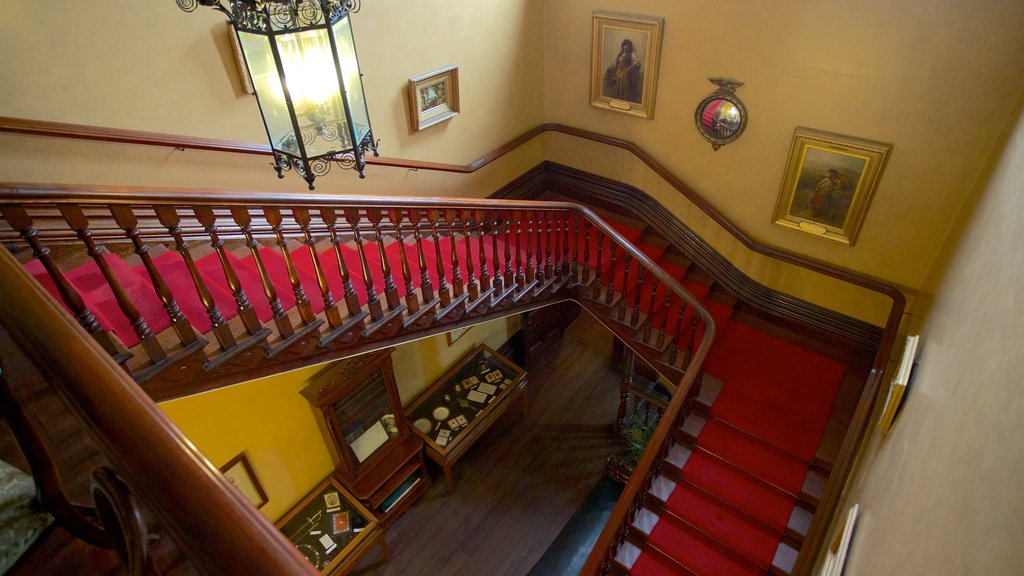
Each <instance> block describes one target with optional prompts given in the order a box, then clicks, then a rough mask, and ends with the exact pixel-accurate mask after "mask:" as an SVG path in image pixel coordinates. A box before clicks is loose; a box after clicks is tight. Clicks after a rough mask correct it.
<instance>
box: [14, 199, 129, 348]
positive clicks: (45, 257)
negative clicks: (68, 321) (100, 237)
mask: <svg viewBox="0 0 1024 576" xmlns="http://www.w3.org/2000/svg"><path fill="white" fill-rule="evenodd" d="M0 213H2V214H3V217H4V219H6V220H7V221H8V222H9V223H10V225H11V227H12V228H14V229H15V230H17V231H18V234H19V235H20V236H21V238H22V239H23V240H25V242H27V243H28V245H29V247H30V248H32V256H34V257H35V258H36V259H37V260H39V262H40V263H41V264H42V265H43V268H44V269H45V270H46V273H47V274H49V275H50V279H51V280H53V283H54V285H56V286H57V292H58V293H59V294H60V297H61V299H62V300H64V304H66V305H67V307H68V309H69V310H71V313H72V314H74V316H75V319H76V320H78V323H79V324H80V325H81V326H82V328H85V331H86V332H88V333H89V335H91V336H92V337H93V339H94V340H96V342H98V343H99V345H100V346H102V347H103V349H104V350H106V352H107V353H108V354H110V355H111V356H113V357H115V358H117V361H118V362H119V363H123V362H124V361H126V360H128V358H131V353H129V352H121V351H120V350H118V347H117V345H115V344H114V340H113V338H111V337H110V333H109V332H107V331H106V330H104V329H103V328H102V327H100V324H99V322H97V321H96V317H95V316H94V315H93V313H92V310H90V309H89V307H88V306H86V305H85V301H84V300H82V296H81V295H80V294H79V293H78V291H77V290H75V287H74V286H72V285H71V283H70V282H68V279H67V278H66V277H65V276H64V273H63V272H62V271H61V269H60V267H59V266H57V263H56V262H54V261H53V258H52V257H51V256H50V249H49V248H47V247H46V246H43V244H42V243H41V242H39V232H38V231H37V230H36V229H35V227H34V223H33V222H32V218H31V217H30V216H29V215H28V212H26V211H25V209H24V208H22V207H21V206H13V205H7V206H3V207H0Z"/></svg>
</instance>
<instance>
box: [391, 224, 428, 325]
mask: <svg viewBox="0 0 1024 576" xmlns="http://www.w3.org/2000/svg"><path fill="white" fill-rule="evenodd" d="M387 214H388V219H389V220H390V221H391V224H392V225H394V227H395V241H397V242H398V257H399V259H400V260H401V263H402V280H403V281H404V285H405V306H406V309H407V310H408V311H409V314H410V315H412V314H415V313H417V312H419V310H420V301H419V298H417V297H416V288H415V287H414V286H413V283H412V270H410V268H409V258H408V257H407V256H406V254H405V234H404V233H403V232H402V211H401V210H398V209H396V208H391V209H389V210H388V211H387ZM382 253H383V252H382Z"/></svg>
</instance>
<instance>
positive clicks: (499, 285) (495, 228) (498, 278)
mask: <svg viewBox="0 0 1024 576" xmlns="http://www.w3.org/2000/svg"><path fill="white" fill-rule="evenodd" d="M487 223H488V224H489V225H490V232H489V234H490V236H491V256H492V257H493V258H492V260H491V261H492V262H493V263H494V291H495V292H497V294H498V295H501V294H502V293H503V292H504V291H505V279H504V278H503V277H502V275H501V273H502V268H501V258H500V256H501V255H500V253H499V250H498V243H499V242H500V240H501V212H499V211H497V210H495V211H494V214H492V215H488V220H487Z"/></svg>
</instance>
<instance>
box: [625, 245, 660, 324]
mask: <svg viewBox="0 0 1024 576" xmlns="http://www.w3.org/2000/svg"><path fill="white" fill-rule="evenodd" d="M636 267H637V279H636V293H635V294H634V295H633V313H632V314H630V316H629V325H630V326H636V323H637V322H639V321H640V300H641V299H642V298H643V294H642V292H643V285H644V274H645V273H646V272H647V268H646V267H645V266H644V265H642V264H641V263H640V261H639V260H637V263H636ZM655 283H656V282H655ZM623 288H625V286H623ZM622 296H623V299H625V296H626V292H625V291H623V292H622ZM651 298H652V299H653V298H654V296H653V295H652V296H651ZM648 310H649V309H648Z"/></svg>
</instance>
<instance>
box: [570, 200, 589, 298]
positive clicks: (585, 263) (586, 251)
mask: <svg viewBox="0 0 1024 576" xmlns="http://www.w3.org/2000/svg"><path fill="white" fill-rule="evenodd" d="M577 218H583V217H582V216H577ZM576 230H577V233H578V232H579V220H577V221H576ZM583 234H584V235H585V236H584V238H583V268H582V269H581V270H577V272H580V274H581V276H580V277H578V278H577V279H576V281H577V282H580V283H581V284H582V283H583V282H589V281H590V220H584V221H583ZM579 243H580V238H579V236H577V237H576V257H575V258H573V260H576V259H577V258H579V252H580V244H579Z"/></svg>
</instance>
